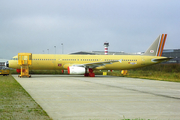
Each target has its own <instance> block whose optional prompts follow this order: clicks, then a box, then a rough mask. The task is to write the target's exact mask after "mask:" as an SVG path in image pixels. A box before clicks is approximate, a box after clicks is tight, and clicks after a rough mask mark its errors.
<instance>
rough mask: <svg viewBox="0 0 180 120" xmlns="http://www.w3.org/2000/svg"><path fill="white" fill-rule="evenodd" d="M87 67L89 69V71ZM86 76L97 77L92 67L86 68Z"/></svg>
mask: <svg viewBox="0 0 180 120" xmlns="http://www.w3.org/2000/svg"><path fill="white" fill-rule="evenodd" d="M87 69H88V70H89V73H88V72H87ZM84 77H95V73H93V69H92V68H86V72H85V74H84Z"/></svg>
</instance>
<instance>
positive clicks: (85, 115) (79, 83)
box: [13, 75, 180, 120]
mask: <svg viewBox="0 0 180 120" xmlns="http://www.w3.org/2000/svg"><path fill="white" fill-rule="evenodd" d="M13 77H14V78H15V79H16V80H17V81H18V82H19V83H20V84H21V85H22V87H23V88H24V89H25V90H26V91H27V92H28V93H29V94H30V95H31V96H32V98H33V99H34V100H35V101H36V102H37V103H38V104H39V105H40V106H41V107H42V108H43V109H44V110H45V111H46V112H47V114H48V115H49V116H50V117H51V118H52V119H53V120H90V119H91V120H93V119H94V120H95V119H96V120H97V119H98V120H116V119H117V120H118V119H119V120H120V119H123V118H126V119H135V118H141V119H167V120H169V119H170V120H171V119H173V120H174V119H180V83H176V82H165V81H156V80H147V79H138V78H126V77H114V76H101V75H99V76H98V75H96V77H84V76H83V75H32V78H18V77H17V75H13Z"/></svg>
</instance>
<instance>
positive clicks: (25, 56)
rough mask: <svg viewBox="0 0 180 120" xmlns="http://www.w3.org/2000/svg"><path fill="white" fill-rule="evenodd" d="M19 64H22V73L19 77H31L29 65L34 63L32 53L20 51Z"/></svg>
mask: <svg viewBox="0 0 180 120" xmlns="http://www.w3.org/2000/svg"><path fill="white" fill-rule="evenodd" d="M18 64H19V65H20V66H21V75H19V76H18V77H31V75H29V66H30V65H31V64H32V53H18Z"/></svg>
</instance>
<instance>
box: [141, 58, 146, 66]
mask: <svg viewBox="0 0 180 120" xmlns="http://www.w3.org/2000/svg"><path fill="white" fill-rule="evenodd" d="M145 62H146V61H145V58H144V56H142V57H141V65H145Z"/></svg>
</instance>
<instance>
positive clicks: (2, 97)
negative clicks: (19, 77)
mask: <svg viewBox="0 0 180 120" xmlns="http://www.w3.org/2000/svg"><path fill="white" fill-rule="evenodd" d="M9 119H15V120H16V119H18V120H19V119H20V120H24V119H38V120H51V118H50V117H49V116H48V115H47V113H46V112H45V111H44V110H43V109H42V108H41V107H40V106H39V105H38V104H37V103H36V102H35V101H34V100H33V99H32V98H31V96H30V95H29V94H28V93H27V92H26V91H25V90H24V89H23V88H22V87H21V85H20V84H19V83H18V82H17V81H16V80H15V79H14V78H13V77H12V76H11V75H9V76H0V120H9Z"/></svg>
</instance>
